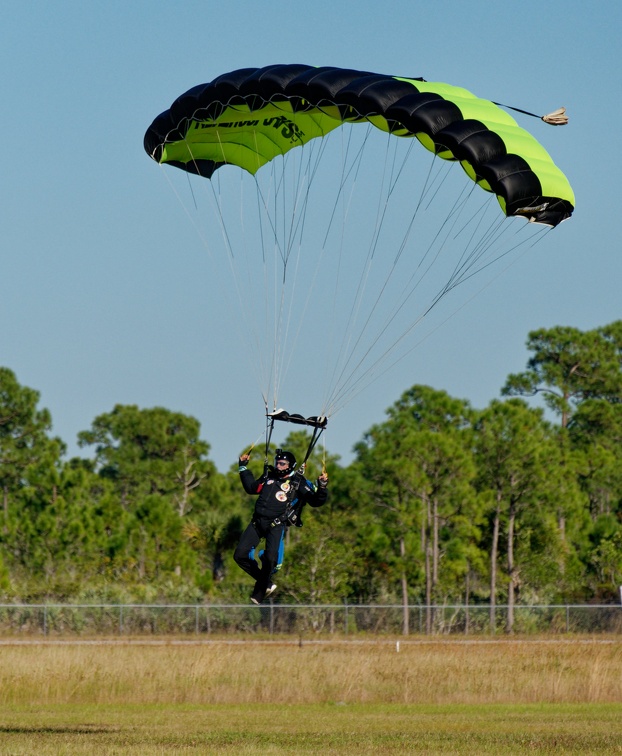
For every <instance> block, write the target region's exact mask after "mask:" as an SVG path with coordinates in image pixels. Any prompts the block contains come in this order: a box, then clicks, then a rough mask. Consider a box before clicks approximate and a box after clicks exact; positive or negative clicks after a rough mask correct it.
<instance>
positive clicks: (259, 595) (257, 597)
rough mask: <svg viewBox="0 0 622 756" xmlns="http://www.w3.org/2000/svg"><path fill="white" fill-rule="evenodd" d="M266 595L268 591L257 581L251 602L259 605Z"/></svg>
mask: <svg viewBox="0 0 622 756" xmlns="http://www.w3.org/2000/svg"><path fill="white" fill-rule="evenodd" d="M265 597H266V592H265V591H264V590H263V589H262V588H259V587H258V584H257V583H255V588H254V589H253V592H252V593H251V603H252V604H256V605H257V606H259V604H261V602H262V601H263V600H264V599H265Z"/></svg>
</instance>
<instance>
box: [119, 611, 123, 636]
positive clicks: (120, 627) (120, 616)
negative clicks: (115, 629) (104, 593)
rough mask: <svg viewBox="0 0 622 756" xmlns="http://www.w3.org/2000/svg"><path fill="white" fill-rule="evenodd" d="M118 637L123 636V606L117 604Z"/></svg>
mask: <svg viewBox="0 0 622 756" xmlns="http://www.w3.org/2000/svg"><path fill="white" fill-rule="evenodd" d="M119 635H123V604H119Z"/></svg>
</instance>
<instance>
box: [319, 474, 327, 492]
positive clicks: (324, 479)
mask: <svg viewBox="0 0 622 756" xmlns="http://www.w3.org/2000/svg"><path fill="white" fill-rule="evenodd" d="M317 483H318V486H320V488H326V486H327V485H328V473H327V472H323V473H322V474H321V475H320V477H319V478H318V479H317Z"/></svg>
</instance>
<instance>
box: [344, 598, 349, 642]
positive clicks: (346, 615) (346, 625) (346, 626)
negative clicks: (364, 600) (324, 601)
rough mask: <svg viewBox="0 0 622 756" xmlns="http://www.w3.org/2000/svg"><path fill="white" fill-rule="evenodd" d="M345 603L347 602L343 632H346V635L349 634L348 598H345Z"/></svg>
mask: <svg viewBox="0 0 622 756" xmlns="http://www.w3.org/2000/svg"><path fill="white" fill-rule="evenodd" d="M343 603H344V604H345V612H344V628H343V632H344V635H347V634H348V599H344V602H343Z"/></svg>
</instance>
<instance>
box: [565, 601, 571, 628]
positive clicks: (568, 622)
mask: <svg viewBox="0 0 622 756" xmlns="http://www.w3.org/2000/svg"><path fill="white" fill-rule="evenodd" d="M566 632H567V633H569V632H570V607H569V606H568V604H566Z"/></svg>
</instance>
